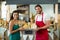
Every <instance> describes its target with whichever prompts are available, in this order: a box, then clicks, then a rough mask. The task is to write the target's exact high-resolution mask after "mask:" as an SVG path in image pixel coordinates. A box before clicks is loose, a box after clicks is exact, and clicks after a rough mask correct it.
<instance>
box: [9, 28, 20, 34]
mask: <svg viewBox="0 0 60 40" xmlns="http://www.w3.org/2000/svg"><path fill="white" fill-rule="evenodd" d="M17 31H19V29H16V30H13V31H10V33H11V34H12V33H15V32H17Z"/></svg>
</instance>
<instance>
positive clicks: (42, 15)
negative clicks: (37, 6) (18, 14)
mask: <svg viewBox="0 0 60 40" xmlns="http://www.w3.org/2000/svg"><path fill="white" fill-rule="evenodd" d="M37 19H38V16H37V17H36V21H37ZM42 21H43V13H42Z"/></svg>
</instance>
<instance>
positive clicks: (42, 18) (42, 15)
mask: <svg viewBox="0 0 60 40" xmlns="http://www.w3.org/2000/svg"><path fill="white" fill-rule="evenodd" d="M42 21H43V13H42Z"/></svg>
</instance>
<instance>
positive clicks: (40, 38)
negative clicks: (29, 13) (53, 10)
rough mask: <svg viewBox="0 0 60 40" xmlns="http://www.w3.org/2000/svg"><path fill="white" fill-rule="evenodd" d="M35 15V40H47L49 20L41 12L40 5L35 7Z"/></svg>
mask: <svg viewBox="0 0 60 40" xmlns="http://www.w3.org/2000/svg"><path fill="white" fill-rule="evenodd" d="M35 10H36V12H37V15H36V16H35V23H36V25H37V29H36V40H48V31H47V28H48V27H49V26H50V19H49V18H48V17H47V15H45V14H44V13H43V12H42V7H41V6H40V5H36V6H35Z"/></svg>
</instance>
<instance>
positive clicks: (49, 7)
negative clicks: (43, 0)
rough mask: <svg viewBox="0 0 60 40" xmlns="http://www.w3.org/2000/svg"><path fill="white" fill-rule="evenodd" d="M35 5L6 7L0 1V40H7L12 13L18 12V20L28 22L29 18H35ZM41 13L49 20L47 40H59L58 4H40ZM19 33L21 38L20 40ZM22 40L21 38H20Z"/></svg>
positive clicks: (3, 0)
mask: <svg viewBox="0 0 60 40" xmlns="http://www.w3.org/2000/svg"><path fill="white" fill-rule="evenodd" d="M35 5H36V4H31V5H28V4H16V5H15V4H14V5H6V1H5V0H0V40H9V20H10V16H11V14H12V12H13V11H14V10H17V11H18V12H19V20H21V21H22V22H23V20H26V21H27V23H28V22H29V20H30V18H32V17H35V15H36V11H35V9H34V7H35ZM40 5H41V6H42V8H43V12H44V13H45V14H47V15H48V17H49V18H50V22H51V25H50V28H48V31H49V40H59V28H60V18H59V17H60V3H58V4H40ZM22 35H23V34H22V33H21V38H22ZM22 39H23V38H22Z"/></svg>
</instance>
